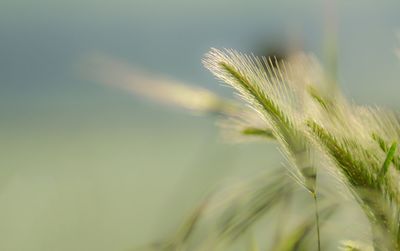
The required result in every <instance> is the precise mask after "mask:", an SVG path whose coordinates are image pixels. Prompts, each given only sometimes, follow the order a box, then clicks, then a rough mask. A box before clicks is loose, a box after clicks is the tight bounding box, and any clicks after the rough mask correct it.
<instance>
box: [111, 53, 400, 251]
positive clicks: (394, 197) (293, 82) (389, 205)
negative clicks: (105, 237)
mask: <svg viewBox="0 0 400 251" xmlns="http://www.w3.org/2000/svg"><path fill="white" fill-rule="evenodd" d="M203 62H204V65H205V67H206V68H207V69H209V70H210V71H211V72H212V73H213V74H214V75H215V76H216V77H217V78H218V79H219V80H221V81H222V82H224V83H226V84H228V86H230V87H232V88H233V89H234V91H235V93H236V94H238V96H239V97H240V98H239V100H238V101H233V100H227V99H222V98H220V97H218V96H217V95H215V94H212V93H211V92H209V91H207V90H203V89H193V88H189V87H185V86H183V85H180V84H179V83H178V84H177V83H171V82H168V83H162V84H157V86H158V87H160V88H161V89H162V90H164V91H163V93H162V94H157V93H156V94H155V93H154V91H153V92H150V91H148V90H149V89H151V88H149V87H148V86H147V87H145V86H136V89H135V92H139V93H140V94H142V95H146V96H150V97H152V98H156V99H157V100H159V101H162V102H167V103H170V104H174V105H178V106H182V107H185V108H188V109H190V110H194V111H196V112H202V113H205V114H207V113H212V114H219V115H220V116H221V117H222V120H223V121H224V122H222V123H220V124H221V125H222V128H223V130H224V131H225V132H229V138H230V139H232V138H233V137H235V138H238V139H248V138H257V139H260V140H270V141H271V140H273V141H275V142H277V143H278V144H279V146H280V148H281V149H282V152H283V154H284V155H285V156H286V158H287V160H288V161H287V163H286V165H285V168H280V169H278V170H277V171H275V172H273V173H271V172H269V173H267V174H265V175H262V177H261V178H254V179H252V180H249V181H247V182H245V183H243V184H240V186H239V188H237V187H236V188H232V187H231V188H226V189H224V190H223V191H224V192H223V193H222V192H220V191H217V192H215V193H214V194H211V195H209V196H208V197H207V199H205V200H204V201H203V202H201V203H200V204H199V206H198V207H197V208H196V209H195V210H194V211H193V213H192V214H191V215H190V216H189V217H188V218H187V219H186V221H185V222H184V223H183V225H182V226H181V227H180V228H179V229H178V230H177V232H176V233H175V234H173V235H172V236H170V237H166V238H165V240H162V241H160V242H158V243H157V244H154V245H150V246H147V247H146V248H147V249H149V250H153V249H154V250H226V249H231V248H233V246H234V243H236V242H238V241H239V240H240V239H243V238H244V239H252V238H251V237H249V235H251V234H250V233H251V232H252V228H255V226H256V225H257V223H258V222H259V221H262V219H263V217H264V216H265V215H267V214H268V213H271V212H275V213H274V215H275V216H276V215H281V216H280V217H277V218H278V220H277V221H276V222H275V225H277V227H276V229H275V232H274V233H270V234H269V235H268V236H269V237H268V238H267V239H268V241H269V244H268V245H266V246H265V247H263V248H266V249H267V250H272V251H289V250H323V249H324V247H325V246H326V245H328V244H327V243H328V242H329V239H330V236H329V235H323V234H322V233H321V228H323V227H324V224H325V223H326V222H327V220H328V219H329V218H330V217H331V216H332V215H333V214H334V213H335V212H336V209H337V208H338V206H339V205H338V203H334V202H333V201H334V200H332V196H334V195H333V193H332V192H331V191H330V190H332V189H331V188H332V186H333V184H334V182H336V181H339V182H340V184H342V187H344V188H345V189H346V191H348V192H349V194H351V198H353V200H354V201H355V202H356V203H357V204H358V205H359V207H360V209H361V210H360V211H361V212H363V213H364V214H365V216H366V218H367V219H368V222H369V224H370V228H371V240H364V241H362V242H360V241H352V240H346V241H343V242H342V244H341V246H340V248H341V249H342V250H363V251H367V250H376V251H380V250H382V251H392V250H400V221H399V220H400V219H399V217H400V208H399V207H400V193H399V192H400V176H399V175H400V173H399V172H400V154H399V151H398V143H397V142H399V141H400V123H399V118H398V116H397V115H396V114H395V113H394V112H391V111H388V110H384V109H382V108H377V107H368V106H358V105H355V104H352V103H349V102H348V101H346V99H345V98H344V96H343V95H341V93H340V90H339V88H338V86H337V85H335V84H332V82H333V80H332V79H328V77H327V76H328V75H329V74H325V73H324V72H323V70H322V67H321V66H320V65H319V64H318V62H317V60H316V59H315V58H313V57H311V56H308V55H304V54H299V55H294V56H293V57H290V58H289V59H288V60H287V61H278V60H277V59H275V58H259V57H255V56H253V55H251V56H249V55H245V54H241V53H238V52H236V51H234V50H217V49H212V50H211V51H210V52H209V53H207V54H206V56H205V58H204V60H203ZM109 66H110V65H108V66H107V67H109ZM111 81H115V78H113V79H112V80H111ZM153 90H154V89H153ZM165 90H168V91H165ZM160 97H162V98H160ZM324 173H325V174H326V173H328V174H329V175H328V176H327V177H328V178H326V177H325V179H328V182H325V181H324V182H319V179H320V177H323V176H324ZM287 174H290V175H289V176H288V175H287ZM298 185H300V186H301V187H302V188H304V190H303V191H306V192H307V194H308V197H309V199H310V200H309V202H310V203H308V204H310V205H302V207H303V208H307V210H308V211H309V212H313V213H311V214H308V215H306V216H305V217H303V219H302V220H300V222H296V223H293V222H290V223H288V222H287V220H286V219H285V218H286V214H289V211H290V209H288V208H290V207H293V197H294V196H295V194H296V192H297V191H296V189H295V188H296V187H298ZM227 191H228V196H227ZM220 193H222V194H223V196H221V195H220ZM297 193H298V192H297ZM216 205H218V206H216ZM216 208H217V209H216ZM274 210H275V211H274ZM279 225H281V226H279ZM210 226H211V227H210ZM241 250H243V249H241ZM246 250H253V251H256V250H261V249H259V247H258V245H257V244H255V242H254V241H251V242H250V244H249V245H247V248H246Z"/></svg>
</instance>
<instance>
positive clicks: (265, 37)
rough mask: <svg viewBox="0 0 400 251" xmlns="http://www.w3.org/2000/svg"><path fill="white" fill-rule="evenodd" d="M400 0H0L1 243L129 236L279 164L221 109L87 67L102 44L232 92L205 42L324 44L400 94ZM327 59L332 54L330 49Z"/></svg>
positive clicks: (392, 102)
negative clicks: (130, 88)
mask: <svg viewBox="0 0 400 251" xmlns="http://www.w3.org/2000/svg"><path fill="white" fill-rule="evenodd" d="M399 13H400V1H398V0H392V1H391V0H383V1H379V2H378V1H372V0H371V1H369V0H352V1H327V0H326V1H311V0H298V1H286V0H284V1H272V0H271V1H267V0H263V1H261V0H260V1H258V0H249V1H234V0H202V1H184V0H131V1H124V0H115V1H102V0H97V1H94V0H80V1H76V0H70V1H50V0H38V1H29V0H2V1H1V3H0V142H1V143H0V167H1V169H0V170H1V172H0V222H1V224H0V250H5V251H17V250H18V251H19V250H21V251H22V250H30V251H54V250H65V251H67V250H68V251H70V250H77V251H78V250H82V251H84V250H96V251H103V250H104V251H105V250H108V251H109V250H126V249H129V248H132V247H135V246H138V245H142V244H144V243H147V242H149V241H151V240H154V239H155V238H157V237H162V236H163V235H164V234H165V233H168V232H170V231H171V229H174V227H176V225H177V224H178V223H179V222H180V221H181V219H182V217H183V216H184V215H185V214H186V213H187V212H188V210H189V209H191V208H193V206H194V205H195V204H196V202H197V201H198V200H200V199H201V198H203V197H204V196H205V195H206V194H207V193H208V192H210V191H211V190H212V189H214V188H215V187H217V186H218V185H219V184H221V183H224V182H226V181H229V180H235V179H240V178H241V177H246V176H249V175H251V174H253V173H254V172H256V171H260V170H265V169H268V168H272V167H276V166H279V165H280V163H281V161H282V159H281V157H280V154H279V151H278V150H276V146H275V145H273V144H259V143H258V144H241V145H234V144H227V143H225V142H224V141H223V140H221V138H220V136H219V133H218V129H217V128H216V127H215V118H213V117H201V116H192V115H191V114H189V113H187V112H185V111H184V110H179V109H177V110H175V109H171V108H169V107H165V106H160V105H158V104H153V103H152V102H149V101H147V100H145V99H141V98H138V97H134V96H132V95H131V94H130V93H127V92H124V91H123V90H119V89H116V88H115V89H114V88H110V87H109V86H104V85H100V84H98V83H96V81H92V80H90V79H87V78H84V77H82V72H81V69H80V67H79V65H80V62H81V60H82V58H84V57H85V55H88V54H90V53H93V52H101V53H106V54H107V55H110V56H112V57H115V58H117V59H121V60H123V61H125V62H128V63H129V64H131V65H133V66H135V67H138V68H140V69H145V70H147V71H150V72H154V73H157V74H162V75H165V76H169V77H170V78H173V79H177V80H179V81H184V82H187V83H188V84H193V85H199V86H202V87H205V88H209V89H211V90H214V91H216V92H217V93H219V94H221V95H227V96H229V95H230V94H229V93H230V92H231V91H230V90H229V89H228V88H225V87H222V86H220V85H219V84H218V83H217V81H216V80H215V79H214V78H213V76H212V75H211V74H210V73H209V72H207V70H205V69H204V68H203V66H202V64H201V59H202V57H203V55H204V53H206V52H207V51H208V50H209V49H210V47H216V48H222V47H226V48H235V49H237V50H240V51H243V52H254V53H255V54H259V55H269V54H280V55H281V54H282V55H284V49H285V48H286V47H288V46H295V47H296V48H298V49H302V50H305V51H306V52H311V53H313V54H315V55H316V56H317V57H318V58H319V59H320V60H321V61H322V62H325V61H324V58H326V53H325V51H326V48H327V43H328V42H327V41H336V48H337V59H338V70H337V73H338V75H337V77H338V80H339V82H340V85H341V87H342V89H343V90H344V92H345V94H346V95H347V96H348V97H349V98H351V99H353V100H354V101H356V102H358V103H361V104H379V105H384V106H388V107H392V108H399V107H400V102H399V99H398V93H399V91H400V83H399V80H400V71H399V69H400V61H399V59H398V58H397V57H396V54H395V50H396V48H397V47H399V46H400V42H399V40H398V34H397V32H398V30H399V29H400V15H399ZM325 63H327V62H325Z"/></svg>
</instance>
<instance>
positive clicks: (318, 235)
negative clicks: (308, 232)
mask: <svg viewBox="0 0 400 251" xmlns="http://www.w3.org/2000/svg"><path fill="white" fill-rule="evenodd" d="M313 199H314V206H315V224H316V227H317V243H318V251H321V234H320V229H319V209H318V199H317V193H316V192H314V193H313Z"/></svg>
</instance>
